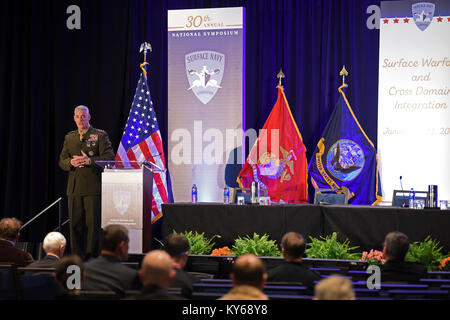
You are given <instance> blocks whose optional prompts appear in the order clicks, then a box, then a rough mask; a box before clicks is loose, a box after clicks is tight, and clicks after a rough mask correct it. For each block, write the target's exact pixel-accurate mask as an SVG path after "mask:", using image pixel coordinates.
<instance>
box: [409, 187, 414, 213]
mask: <svg viewBox="0 0 450 320" xmlns="http://www.w3.org/2000/svg"><path fill="white" fill-rule="evenodd" d="M409 208H411V209H412V208H414V189H413V188H411V190H410V191H409Z"/></svg>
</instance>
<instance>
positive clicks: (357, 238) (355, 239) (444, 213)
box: [161, 203, 450, 254]
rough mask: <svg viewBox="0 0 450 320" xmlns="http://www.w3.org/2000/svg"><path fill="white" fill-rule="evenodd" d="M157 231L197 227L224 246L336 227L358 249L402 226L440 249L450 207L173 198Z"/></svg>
mask: <svg viewBox="0 0 450 320" xmlns="http://www.w3.org/2000/svg"><path fill="white" fill-rule="evenodd" d="M161 220H162V225H161V228H162V230H161V232H162V236H163V237H165V236H166V235H167V234H169V233H171V232H173V231H174V230H175V231H177V232H184V231H198V232H200V233H202V232H204V233H205V235H206V236H208V237H211V236H213V235H220V236H221V238H216V239H214V241H215V242H216V246H215V247H222V246H225V245H227V246H229V247H230V248H231V246H232V244H233V242H234V239H236V238H237V237H238V236H241V237H243V236H246V235H250V236H252V235H253V233H254V232H256V233H258V234H260V235H263V234H267V235H269V237H270V238H271V239H273V240H276V241H277V242H278V243H279V242H280V241H281V238H282V236H283V235H284V234H285V233H286V232H289V231H295V232H299V233H300V234H302V235H303V236H304V237H305V238H306V240H307V242H309V241H310V240H309V236H312V237H319V236H326V235H329V234H331V233H333V232H338V239H339V240H340V241H343V240H345V239H349V240H350V244H351V246H359V247H360V248H359V250H358V251H367V250H370V249H377V250H381V249H382V243H383V241H384V237H385V235H386V234H387V233H388V232H391V231H401V232H403V233H405V234H406V235H408V237H409V239H410V242H413V241H422V240H424V239H425V238H426V237H427V236H428V235H431V237H432V238H433V239H436V240H438V241H440V246H442V247H443V250H442V253H444V254H447V253H448V252H449V251H450V232H449V230H450V210H438V209H423V210H415V209H408V208H399V207H377V206H375V207H370V206H351V205H347V206H335V205H307V204H305V205H289V204H288V205H271V206H259V205H236V204H229V205H224V204H214V203H198V204H192V203H172V204H164V205H163V217H162V219H161Z"/></svg>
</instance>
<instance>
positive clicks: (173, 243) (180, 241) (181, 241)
mask: <svg viewBox="0 0 450 320" xmlns="http://www.w3.org/2000/svg"><path fill="white" fill-rule="evenodd" d="M189 248H190V246H189V240H188V239H186V237H185V236H183V235H182V234H178V233H171V234H169V235H168V236H167V238H166V243H165V245H164V250H165V251H166V252H167V253H168V254H169V255H170V257H171V258H172V267H173V268H174V269H175V271H176V275H175V280H174V281H173V282H172V287H173V288H180V289H181V294H182V296H183V297H185V298H188V299H190V298H191V297H192V292H193V291H194V286H193V285H194V283H195V282H197V281H198V280H197V278H196V277H194V276H193V275H191V274H189V273H188V272H186V271H184V267H185V266H186V263H187V260H188V256H189Z"/></svg>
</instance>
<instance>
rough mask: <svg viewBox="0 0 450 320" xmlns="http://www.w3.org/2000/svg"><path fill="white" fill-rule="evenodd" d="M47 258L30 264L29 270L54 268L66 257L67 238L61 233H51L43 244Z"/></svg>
mask: <svg viewBox="0 0 450 320" xmlns="http://www.w3.org/2000/svg"><path fill="white" fill-rule="evenodd" d="M42 248H43V249H44V251H45V253H46V256H45V257H44V258H42V259H41V260H38V261H34V262H32V263H30V264H29V265H28V266H27V267H29V268H54V267H55V266H56V263H57V262H58V261H59V259H61V258H62V257H63V256H64V250H65V249H66V238H65V237H64V236H63V235H62V234H61V233H59V232H50V233H49V234H47V235H46V236H45V238H44V243H43V244H42Z"/></svg>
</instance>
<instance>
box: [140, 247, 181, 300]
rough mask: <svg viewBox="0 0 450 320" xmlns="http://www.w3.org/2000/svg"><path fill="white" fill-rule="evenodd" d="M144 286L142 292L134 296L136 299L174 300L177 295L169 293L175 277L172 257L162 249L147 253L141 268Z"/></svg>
mask: <svg viewBox="0 0 450 320" xmlns="http://www.w3.org/2000/svg"><path fill="white" fill-rule="evenodd" d="M139 277H140V278H141V281H142V284H143V286H144V287H143V288H142V292H141V294H139V295H137V296H134V297H133V299H135V300H173V299H177V297H175V296H172V295H170V294H168V293H167V290H168V288H169V287H170V286H171V283H172V281H173V279H174V278H175V270H174V269H173V268H172V259H171V258H170V256H169V255H168V254H167V253H166V252H165V251H162V250H153V251H150V252H149V253H147V255H146V256H145V257H144V259H143V260H142V266H141V269H140V270H139Z"/></svg>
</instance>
